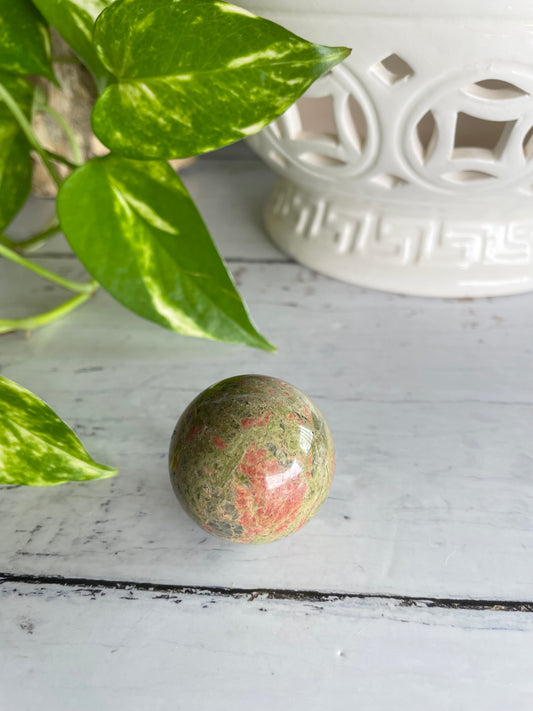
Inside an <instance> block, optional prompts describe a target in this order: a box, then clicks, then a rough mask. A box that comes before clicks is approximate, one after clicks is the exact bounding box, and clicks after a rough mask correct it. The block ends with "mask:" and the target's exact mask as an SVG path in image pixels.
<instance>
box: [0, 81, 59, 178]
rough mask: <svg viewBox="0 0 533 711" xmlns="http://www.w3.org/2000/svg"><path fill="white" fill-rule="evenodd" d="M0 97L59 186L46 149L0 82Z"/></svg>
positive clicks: (57, 176) (56, 174)
mask: <svg viewBox="0 0 533 711" xmlns="http://www.w3.org/2000/svg"><path fill="white" fill-rule="evenodd" d="M0 99H1V100H2V101H4V102H5V104H6V106H7V108H8V109H9V110H10V111H11V113H12V114H13V116H14V117H15V119H16V121H17V123H18V125H19V126H20V128H21V129H22V131H23V133H24V135H25V136H26V138H27V139H28V143H29V144H30V145H31V147H32V148H33V149H34V150H35V151H36V152H37V153H38V154H39V155H40V156H41V158H42V160H43V163H44V164H45V166H46V168H47V170H48V172H49V173H50V175H51V176H52V178H53V180H54V182H55V184H56V185H57V186H58V187H59V186H60V185H61V178H60V177H59V175H58V173H57V171H56V169H55V168H54V166H53V165H52V163H51V162H50V159H49V157H48V154H47V152H46V150H45V149H44V148H43V147H42V146H41V144H40V143H39V141H38V140H37V136H36V135H35V134H34V132H33V129H32V127H31V123H30V122H29V121H28V119H27V118H26V116H24V112H23V111H22V109H21V108H20V106H19V105H18V104H17V102H16V101H15V99H14V98H13V97H12V96H11V94H10V93H9V91H8V90H7V89H6V88H5V86H4V85H3V84H2V83H0Z"/></svg>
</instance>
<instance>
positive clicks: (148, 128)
mask: <svg viewBox="0 0 533 711" xmlns="http://www.w3.org/2000/svg"><path fill="white" fill-rule="evenodd" d="M94 41H95V44H96V47H97V50H98V52H99V55H100V58H101V60H102V62H103V63H104V64H105V66H106V67H107V68H108V69H109V71H110V72H111V73H112V74H114V75H115V77H116V78H117V82H116V83H115V84H111V85H110V86H108V87H107V89H106V90H105V91H104V93H103V94H102V96H101V97H100V98H99V100H98V101H97V103H96V105H95V107H94V110H93V115H92V124H93V130H94V132H95V133H96V135H97V136H98V138H99V139H100V140H101V141H102V142H103V143H105V145H107V146H108V147H109V148H111V149H112V150H114V151H117V152H119V153H121V154H122V155H125V156H128V157H130V158H179V157H184V156H189V155H197V154H199V153H205V152H206V151H210V150H214V149H215V148H220V147H221V146H224V145H227V144H229V143H232V142H233V141H237V140H239V139H241V138H243V137H245V136H249V135H251V134H253V133H256V132H257V131H259V130H260V129H261V128H263V127H264V126H266V125H267V124H268V123H270V122H271V121H273V120H274V119H275V118H277V117H278V116H279V115H280V114H282V113H283V112H284V111H286V110H287V109H288V108H289V106H290V105H291V104H293V103H294V101H296V99H297V98H298V97H299V96H301V94H303V93H304V91H305V90H306V89H307V88H308V87H309V86H310V85H311V84H312V83H313V82H314V81H315V80H316V79H318V77H319V76H321V75H322V74H324V73H325V72H326V71H328V70H329V69H331V67H333V66H334V65H335V64H338V63H339V62H340V61H342V59H344V58H345V57H346V56H347V54H349V51H348V50H346V49H344V48H338V47H337V48H330V47H322V46H320V45H315V44H311V43H309V42H306V41H305V40H303V39H301V38H300V37H297V36H296V35H294V34H292V33H291V32H289V31H288V30H285V29H284V28H282V27H280V26H279V25H277V24H275V23H273V22H270V21H269V20H265V19H263V18H259V17H256V16H255V15H252V14H251V13H249V12H248V11H246V10H243V9H242V8H240V7H236V6H234V5H230V4H229V3H226V2H221V1H220V0H201V1H200V0H117V2H115V3H114V4H113V5H111V6H110V7H109V8H107V10H104V12H103V13H102V14H101V15H100V16H99V18H98V20H97V21H96V26H95V33H94Z"/></svg>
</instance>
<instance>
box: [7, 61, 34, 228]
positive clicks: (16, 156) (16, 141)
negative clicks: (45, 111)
mask: <svg viewBox="0 0 533 711" xmlns="http://www.w3.org/2000/svg"><path fill="white" fill-rule="evenodd" d="M0 84H1V85H2V86H4V87H5V88H6V89H7V91H8V92H9V93H10V94H11V96H12V97H13V98H14V99H15V100H16V102H17V103H18V105H19V106H20V108H21V109H22V111H23V112H24V114H25V115H26V116H27V117H28V118H29V116H30V113H31V104H32V97H33V87H32V86H31V84H30V83H29V82H28V81H26V79H24V78H23V77H17V76H15V75H13V74H5V73H4V72H0ZM31 174H32V161H31V157H30V145H29V143H28V141H27V140H26V136H25V135H24V133H23V132H22V131H21V129H20V126H19V124H18V123H17V121H16V119H15V118H14V116H13V114H12V113H11V111H10V110H9V109H8V107H7V106H6V104H5V103H4V102H2V101H1V100H0V230H3V229H4V227H5V226H6V225H7V224H9V222H11V220H12V219H13V218H14V217H15V215H16V214H17V212H18V211H19V210H20V208H21V207H22V205H23V204H24V202H25V201H26V198H27V197H28V194H29V192H30V189H31Z"/></svg>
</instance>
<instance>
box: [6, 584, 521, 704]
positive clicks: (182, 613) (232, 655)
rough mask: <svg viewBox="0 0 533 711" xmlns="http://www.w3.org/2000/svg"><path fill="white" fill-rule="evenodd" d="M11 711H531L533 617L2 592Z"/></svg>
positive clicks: (69, 591)
mask: <svg viewBox="0 0 533 711" xmlns="http://www.w3.org/2000/svg"><path fill="white" fill-rule="evenodd" d="M0 610H1V612H0V640H2V645H3V646H5V648H6V649H9V654H6V655H4V656H3V661H2V664H1V665H0V688H1V689H2V699H3V704H4V705H5V707H6V708H13V709H17V711H30V710H31V709H34V708H36V707H37V706H38V707H39V708H42V709H53V710H54V711H71V710H72V709H74V708H75V709H76V710H77V711H93V710H94V709H96V708H97V709H99V711H116V710H117V709H129V711H145V710H146V709H148V708H149V709H151V710H152V711H163V710H166V709H168V708H172V709H175V710H176V711H179V710H180V709H183V711H197V710H198V709H209V708H213V707H216V708H217V709H220V710H221V711H225V710H226V709H227V710H228V711H230V710H231V711H233V709H235V708H242V709H244V708H248V707H250V708H253V709H254V710H256V711H270V709H272V708H273V707H274V708H275V707H276V705H280V704H281V705H282V706H283V707H285V706H287V705H290V707H291V708H293V709H306V710H309V711H314V710H316V711H322V710H323V709H324V708H327V709H331V711H337V710H340V709H346V708H362V709H372V711H389V710H390V709H392V708H394V709H409V710H410V711H427V709H429V708H430V709H432V711H449V709H452V708H460V709H476V711H501V709H513V711H529V710H530V709H531V705H532V703H533V677H532V675H531V651H532V647H533V615H532V614H527V613H526V614H524V613H513V612H497V611H494V612H487V611H484V612H475V611H469V612H458V611H451V610H443V609H431V608H427V606H425V605H423V604H420V605H419V606H416V607H404V606H402V605H401V604H398V603H396V602H393V601H388V600H379V599H377V600H357V601H356V600H344V601H343V600H335V599H334V598H331V599H329V600H326V601H322V602H321V603H320V604H317V603H316V602H313V601H306V600H301V601H298V600H271V599H269V598H268V597H266V596H261V595H259V596H257V597H255V598H254V599H249V598H248V597H246V596H242V595H234V596H221V595H214V594H212V593H198V592H194V591H190V592H189V593H186V592H185V593H183V592H182V593H180V594H173V593H166V594H164V593H161V592H160V591H153V592H150V591H139V590H134V589H130V590H113V589H105V588H101V587H98V586H97V585H93V586H87V585H80V586H78V587H65V586H61V585H44V586H43V585H28V584H24V583H12V582H11V583H5V584H4V585H0Z"/></svg>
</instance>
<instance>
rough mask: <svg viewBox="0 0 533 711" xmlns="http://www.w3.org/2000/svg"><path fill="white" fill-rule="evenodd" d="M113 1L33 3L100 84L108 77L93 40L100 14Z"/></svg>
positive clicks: (44, 0)
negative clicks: (96, 21)
mask: <svg viewBox="0 0 533 711" xmlns="http://www.w3.org/2000/svg"><path fill="white" fill-rule="evenodd" d="M112 2H113V0H33V3H34V5H36V6H37V7H38V8H39V10H40V11H41V13H42V14H43V16H44V17H45V18H46V19H47V20H48V22H49V23H50V24H51V25H53V26H54V27H55V28H56V30H57V31H58V32H59V34H60V35H61V36H62V37H63V39H64V40H65V42H67V43H68V44H69V46H70V47H71V48H72V49H73V50H74V52H76V54H77V55H78V56H79V57H80V59H81V60H82V61H83V62H85V64H86V65H87V66H88V67H89V69H90V70H91V72H92V73H93V75H94V77H95V79H96V82H97V83H98V84H100V83H101V82H102V81H105V79H106V77H107V76H108V72H107V70H106V68H105V67H104V66H103V64H102V62H101V61H100V59H99V58H98V55H97V53H96V49H95V48H94V45H93V42H92V37H93V28H94V23H95V20H96V18H97V17H98V15H99V14H100V13H101V12H102V10H105V8H106V7H108V6H109V5H111V3H112Z"/></svg>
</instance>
